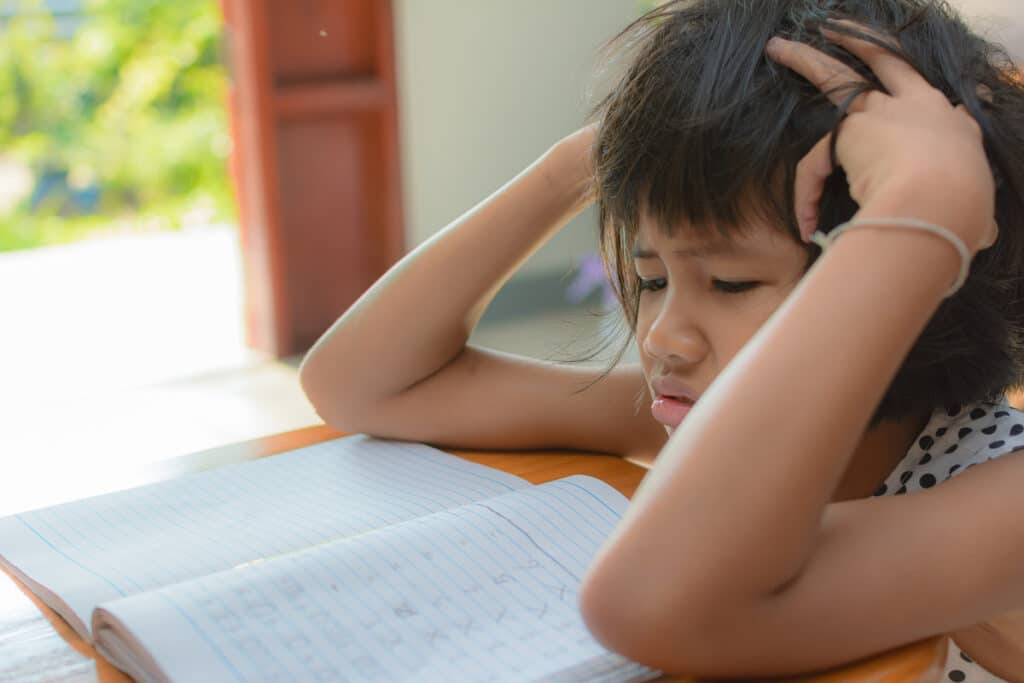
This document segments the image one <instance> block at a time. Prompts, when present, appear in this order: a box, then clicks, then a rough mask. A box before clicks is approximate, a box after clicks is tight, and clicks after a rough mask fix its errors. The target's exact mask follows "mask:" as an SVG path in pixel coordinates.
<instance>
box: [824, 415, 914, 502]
mask: <svg viewBox="0 0 1024 683" xmlns="http://www.w3.org/2000/svg"><path fill="white" fill-rule="evenodd" d="M930 417H931V415H930V414H923V415H917V416H914V417H909V418H905V419H903V420H899V421H893V422H882V423H881V424H879V425H877V426H875V427H874V428H872V429H869V430H868V431H867V432H865V434H864V436H863V438H861V440H860V443H859V444H857V448H856V450H855V451H854V453H853V457H852V458H851V459H850V465H849V467H847V468H846V473H845V474H844V475H843V479H842V481H840V483H839V487H838V488H837V489H836V493H835V496H834V497H833V499H832V501H833V502H840V501H843V500H856V499H858V498H868V497H870V496H871V495H872V494H873V493H874V492H875V491H877V490H878V487H879V486H881V485H882V482H884V481H885V479H886V477H888V476H889V474H890V473H891V472H892V471H893V469H895V468H896V465H898V464H899V463H900V461H902V460H903V458H904V457H905V456H906V455H907V450H908V449H909V448H910V446H911V445H912V444H913V443H914V441H915V440H916V439H917V437H918V435H919V434H920V433H921V430H923V429H924V427H925V425H926V424H928V419H929V418H930Z"/></svg>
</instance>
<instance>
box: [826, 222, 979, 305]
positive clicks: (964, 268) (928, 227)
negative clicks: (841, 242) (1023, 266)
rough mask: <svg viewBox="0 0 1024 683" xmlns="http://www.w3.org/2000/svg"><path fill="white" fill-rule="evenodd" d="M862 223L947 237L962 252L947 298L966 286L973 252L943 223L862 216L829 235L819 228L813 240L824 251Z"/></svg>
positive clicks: (837, 227) (842, 225) (837, 228)
mask: <svg viewBox="0 0 1024 683" xmlns="http://www.w3.org/2000/svg"><path fill="white" fill-rule="evenodd" d="M861 225H876V226H880V227H898V228H912V229H915V230H924V231H926V232H930V233H932V234H933V235H938V236H939V237H943V238H945V239H946V240H947V241H948V242H949V243H950V244H952V245H953V246H954V247H956V250H957V252H959V254H960V275H958V276H957V279H956V282H954V283H953V288H952V289H950V290H949V291H948V292H947V293H946V298H947V299H948V298H949V297H951V296H953V295H954V294H956V292H957V291H958V290H959V289H960V288H961V287H963V286H964V282H966V281H967V275H968V273H969V272H970V269H971V252H970V251H969V250H968V249H967V245H966V244H964V241H963V240H962V239H960V238H959V237H958V236H957V235H955V234H954V233H953V232H952V231H950V230H948V229H946V228H944V227H942V226H941V225H935V224H934V223H928V222H926V221H919V220H917V219H916V218H860V219H857V220H852V221H848V222H846V223H843V224H841V225H838V226H836V227H835V228H834V229H833V230H832V231H831V232H829V233H828V234H827V235H826V234H825V233H823V232H822V231H821V230H818V231H816V232H815V233H814V234H813V235H811V241H812V242H814V243H815V244H817V245H818V246H819V247H821V250H822V251H825V250H826V249H828V248H829V247H830V246H832V243H833V242H835V240H836V238H837V237H839V235H840V234H842V233H843V232H844V231H846V230H849V229H850V228H856V227H858V226H861Z"/></svg>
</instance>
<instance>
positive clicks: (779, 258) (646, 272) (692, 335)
mask: <svg viewBox="0 0 1024 683" xmlns="http://www.w3.org/2000/svg"><path fill="white" fill-rule="evenodd" d="M633 255H634V264H635V266H636V273H637V275H638V276H639V277H640V302H639V310H638V315H637V326H636V338H637V345H638V347H639V350H640V357H641V361H642V363H643V370H644V376H645V377H646V379H647V385H648V388H649V390H650V392H651V396H652V398H653V399H654V402H653V404H652V406H651V410H652V413H653V415H654V418H655V419H656V420H657V421H658V422H661V423H662V424H664V425H665V428H666V429H667V430H668V432H669V433H671V432H672V430H673V429H675V427H676V426H678V424H679V422H680V421H681V420H682V419H683V418H684V417H685V415H686V413H687V412H689V408H690V406H691V405H692V403H693V401H695V400H696V399H698V398H699V397H700V395H701V394H702V393H703V392H704V391H705V390H706V389H707V388H708V386H709V385H710V384H711V382H712V380H714V378H715V377H716V376H717V375H718V373H720V372H721V371H722V369H723V368H724V367H725V366H726V365H727V364H728V363H729V361H730V360H732V358H733V356H735V355H736V353H737V352H738V351H739V350H740V348H742V347H743V345H744V344H745V343H746V342H747V341H748V340H749V339H750V338H751V337H752V336H753V335H754V333H755V332H756V331H757V330H758V328H760V327H761V325H762V324H764V322H765V321H766V320H767V319H768V318H769V316H771V314H772V313H773V312H774V311H775V309H776V308H778V307H779V305H780V304H781V303H782V302H783V300H784V299H785V298H786V296H787V295H788V294H789V292H790V291H792V289H793V287H794V286H795V285H796V283H797V282H798V281H799V280H800V278H801V277H802V276H803V274H804V272H805V266H806V264H807V258H808V254H807V251H806V248H805V247H804V246H802V245H800V244H797V243H796V242H795V241H793V240H792V239H791V238H788V237H786V236H784V235H782V234H780V233H779V232H778V231H776V230H773V229H771V228H770V227H768V226H764V227H758V228H754V229H752V230H751V231H749V233H748V234H747V235H745V236H743V237H736V238H734V240H733V241H732V242H729V243H717V242H708V241H706V240H703V239H700V238H697V237H694V236H693V235H690V234H687V231H686V230H685V229H681V230H677V231H676V232H675V234H673V235H671V236H669V235H666V234H664V233H663V232H662V231H660V230H658V229H657V228H656V227H655V226H654V225H652V224H651V223H650V222H649V221H644V222H642V224H641V227H640V231H639V233H638V235H637V239H636V244H635V248H634V251H633Z"/></svg>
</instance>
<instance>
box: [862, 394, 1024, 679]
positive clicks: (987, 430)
mask: <svg viewBox="0 0 1024 683" xmlns="http://www.w3.org/2000/svg"><path fill="white" fill-rule="evenodd" d="M1022 449H1024V412H1021V411H1019V410H1017V409H1015V408H1013V407H1012V406H1010V404H1009V402H1008V401H1007V399H1006V397H1005V396H1003V397H1002V398H1001V399H1000V400H998V401H995V402H984V401H983V402H979V403H975V404H970V405H953V406H949V407H947V408H943V409H939V410H936V411H935V412H934V413H932V416H931V418H930V419H929V421H928V424H926V425H925V427H924V429H923V430H922V431H921V434H920V435H919V436H918V438H917V440H916V441H915V442H914V444H913V445H912V446H911V447H910V449H909V450H908V451H907V454H906V456H905V457H904V458H903V460H902V461H900V464H899V465H897V466H896V469H894V470H893V471H892V473H891V474H890V475H889V476H888V477H887V478H886V480H885V481H884V482H883V483H882V485H881V486H880V487H879V488H878V490H877V491H875V493H874V495H875V496H885V495H890V496H898V495H902V494H905V493H916V492H920V491H923V490H925V489H929V488H931V487H933V486H936V485H938V484H941V483H943V482H945V481H947V480H949V479H951V478H953V477H956V476H959V475H961V474H963V473H964V472H966V471H967V470H969V469H970V468H972V467H974V466H975V465H979V464H981V463H983V462H988V461H989V460H992V459H993V458H998V457H1000V456H1003V455H1009V454H1010V453H1013V452H1014V451H1018V450H1022ZM948 640H949V642H948V646H949V648H948V654H947V657H946V662H945V668H944V669H943V674H942V681H943V683H950V682H953V683H1007V681H1006V680H1005V679H1003V678H1000V677H998V676H996V675H995V674H993V673H990V672H989V671H986V670H985V669H984V668H983V667H981V666H980V665H979V664H978V663H977V662H974V661H973V660H972V659H971V658H970V657H969V656H968V655H967V654H966V653H964V652H963V651H962V650H960V648H959V647H958V646H957V644H956V642H955V641H954V640H953V639H952V638H949V639H948Z"/></svg>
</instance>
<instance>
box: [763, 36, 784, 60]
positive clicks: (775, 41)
mask: <svg viewBox="0 0 1024 683" xmlns="http://www.w3.org/2000/svg"><path fill="white" fill-rule="evenodd" d="M764 49H765V52H767V53H768V54H769V55H771V56H772V57H775V56H776V55H778V54H779V50H781V49H782V39H781V38H779V37H778V36H775V37H774V38H770V39H769V40H768V42H767V43H766V44H765V46H764Z"/></svg>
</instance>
